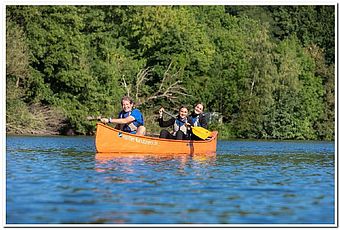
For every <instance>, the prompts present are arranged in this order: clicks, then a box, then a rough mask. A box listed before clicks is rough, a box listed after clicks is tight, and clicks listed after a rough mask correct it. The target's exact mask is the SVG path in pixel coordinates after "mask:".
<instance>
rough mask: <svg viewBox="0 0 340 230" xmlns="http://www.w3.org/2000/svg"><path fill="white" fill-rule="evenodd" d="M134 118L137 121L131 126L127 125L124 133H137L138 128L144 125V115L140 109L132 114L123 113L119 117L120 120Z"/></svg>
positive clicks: (124, 127)
mask: <svg viewBox="0 0 340 230" xmlns="http://www.w3.org/2000/svg"><path fill="white" fill-rule="evenodd" d="M129 116H132V117H133V118H135V120H134V121H133V122H131V123H129V124H125V125H124V126H123V129H122V130H123V131H124V132H128V133H132V134H135V133H136V132H137V128H138V127H139V126H141V125H144V118H143V115H142V113H141V112H140V111H139V110H138V109H133V110H132V111H130V112H125V111H124V110H123V111H121V112H120V113H119V115H118V118H127V117H129Z"/></svg>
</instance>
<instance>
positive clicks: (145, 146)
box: [96, 123, 218, 154]
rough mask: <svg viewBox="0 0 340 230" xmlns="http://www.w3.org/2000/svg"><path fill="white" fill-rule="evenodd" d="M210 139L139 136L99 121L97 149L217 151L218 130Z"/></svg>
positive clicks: (152, 152) (143, 151)
mask: <svg viewBox="0 0 340 230" xmlns="http://www.w3.org/2000/svg"><path fill="white" fill-rule="evenodd" d="M212 134H213V135H212V137H211V138H210V139H209V140H202V141H191V140H168V139H162V138H155V137H148V136H137V135H134V134H129V133H126V132H122V131H120V130H117V129H114V128H112V127H110V126H108V125H104V124H102V123H97V131H96V149H97V152H99V153H150V154H167V153H170V154H199V153H204V154H205V153H206V154H209V153H215V152H216V144H217V135H218V132H217V131H213V132H212Z"/></svg>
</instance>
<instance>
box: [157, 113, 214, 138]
mask: <svg viewBox="0 0 340 230" xmlns="http://www.w3.org/2000/svg"><path fill="white" fill-rule="evenodd" d="M163 112H164V113H166V114H168V115H169V116H170V117H173V118H175V119H177V117H175V116H174V115H172V114H171V113H168V112H166V111H165V110H163ZM190 126H191V129H192V133H193V134H195V135H196V136H197V137H199V138H201V139H203V140H205V139H207V138H208V137H210V136H211V135H212V133H211V132H210V131H209V130H207V129H205V128H203V127H199V126H192V125H190Z"/></svg>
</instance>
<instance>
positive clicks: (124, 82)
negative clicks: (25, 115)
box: [122, 75, 131, 97]
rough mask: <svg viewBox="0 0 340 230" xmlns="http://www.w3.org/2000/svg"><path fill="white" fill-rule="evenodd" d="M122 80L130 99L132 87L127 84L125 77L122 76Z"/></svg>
mask: <svg viewBox="0 0 340 230" xmlns="http://www.w3.org/2000/svg"><path fill="white" fill-rule="evenodd" d="M122 78H123V86H124V88H125V90H126V93H127V96H128V97H130V91H131V86H130V85H127V84H126V81H125V77H124V75H123V76H122Z"/></svg>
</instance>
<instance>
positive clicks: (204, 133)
mask: <svg viewBox="0 0 340 230" xmlns="http://www.w3.org/2000/svg"><path fill="white" fill-rule="evenodd" d="M191 129H192V133H193V134H195V135H196V136H197V137H199V138H201V139H203V140H205V139H207V138H208V137H210V136H211V135H212V133H211V132H210V131H209V130H207V129H205V128H203V127H198V126H194V127H191Z"/></svg>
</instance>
